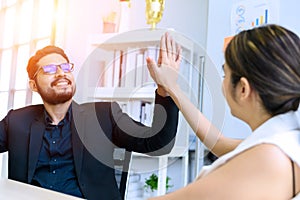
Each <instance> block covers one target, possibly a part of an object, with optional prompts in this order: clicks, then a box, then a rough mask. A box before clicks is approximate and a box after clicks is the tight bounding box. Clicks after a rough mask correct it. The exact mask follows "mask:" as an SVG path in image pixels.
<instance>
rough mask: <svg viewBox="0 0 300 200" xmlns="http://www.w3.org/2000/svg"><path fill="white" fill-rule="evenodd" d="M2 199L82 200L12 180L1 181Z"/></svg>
mask: <svg viewBox="0 0 300 200" xmlns="http://www.w3.org/2000/svg"><path fill="white" fill-rule="evenodd" d="M0 199H8V200H20V199H22V200H29V199H30V200H41V199H43V200H57V199H59V200H82V199H81V198H77V197H74V196H70V195H66V194H62V193H59V192H55V191H52V190H47V189H44V188H40V187H36V186H32V185H29V184H24V183H21V182H17V181H13V180H10V179H0Z"/></svg>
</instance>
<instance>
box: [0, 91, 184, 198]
mask: <svg viewBox="0 0 300 200" xmlns="http://www.w3.org/2000/svg"><path fill="white" fill-rule="evenodd" d="M158 104H159V105H158ZM137 109H138V108H137ZM72 117H73V118H72V122H71V130H72V148H73V156H74V163H75V170H76V174H77V178H78V183H79V187H80V189H81V191H82V194H83V195H84V198H87V199H91V200H93V199H97V200H109V199H120V194H119V191H118V188H117V184H116V181H115V178H114V177H115V176H114V169H113V159H112V158H113V149H114V146H115V145H116V146H118V147H123V148H126V149H127V150H128V151H135V152H140V153H147V154H149V155H162V154H166V153H169V152H170V151H171V149H172V147H173V145H174V142H175V141H174V138H175V134H176V131H177V123H178V108H177V107H176V105H175V104H174V102H173V101H172V100H171V99H170V98H169V97H167V98H162V97H160V96H158V95H157V96H156V106H155V109H154V117H153V124H152V127H151V128H150V127H145V126H143V125H141V124H140V123H138V122H134V121H133V120H132V119H131V118H130V117H129V116H128V115H127V114H125V113H122V111H121V109H120V107H119V106H118V104H116V103H108V102H106V103H105V102H98V103H87V104H82V105H78V104H77V103H75V102H73V103H72ZM44 129H45V123H44V106H43V105H33V106H28V107H25V108H21V109H18V110H11V111H9V112H8V114H7V116H6V117H5V118H4V119H3V120H2V121H1V122H0V152H5V151H8V154H9V161H8V178H10V179H13V180H16V181H21V182H24V183H31V181H32V178H33V175H34V172H35V168H36V164H37V161H38V157H39V152H40V148H41V145H42V140H43V133H44Z"/></svg>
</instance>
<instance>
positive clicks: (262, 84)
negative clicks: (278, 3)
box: [225, 24, 300, 116]
mask: <svg viewBox="0 0 300 200" xmlns="http://www.w3.org/2000/svg"><path fill="white" fill-rule="evenodd" d="M225 62H226V64H227V65H228V67H229V68H230V70H231V72H232V74H231V82H232V85H233V88H235V87H236V85H237V83H238V82H239V80H240V78H241V77H245V78H247V80H248V81H249V83H250V85H251V87H252V88H254V89H255V90H256V91H257V92H258V94H259V96H260V98H261V100H262V103H263V105H264V107H265V109H266V110H267V112H268V113H270V114H271V115H273V116H274V115H277V114H281V113H285V112H288V111H290V110H294V111H295V110H297V109H298V106H299V100H300V39H299V37H298V36H297V35H296V34H295V33H293V32H291V31H289V30H287V29H285V28H283V27H281V26H278V25H274V24H272V25H265V26H261V27H257V28H253V29H251V30H246V31H242V32H240V33H239V34H237V35H236V36H234V38H233V39H232V40H231V41H230V43H229V44H228V46H227V48H226V51H225Z"/></svg>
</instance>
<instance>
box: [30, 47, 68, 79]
mask: <svg viewBox="0 0 300 200" xmlns="http://www.w3.org/2000/svg"><path fill="white" fill-rule="evenodd" d="M52 53H57V54H60V55H61V56H62V57H64V58H65V59H66V60H67V62H69V58H68V57H67V55H66V54H65V52H64V50H62V49H61V48H59V47H56V46H52V45H50V46H46V47H44V48H42V49H40V50H38V51H37V52H36V53H35V55H33V56H32V57H31V58H30V59H29V61H28V64H27V73H28V77H29V79H33V75H34V74H35V72H36V70H37V69H38V66H37V63H38V62H39V60H40V59H41V58H42V57H44V56H46V55H49V54H52Z"/></svg>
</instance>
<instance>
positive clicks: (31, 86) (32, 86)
mask: <svg viewBox="0 0 300 200" xmlns="http://www.w3.org/2000/svg"><path fill="white" fill-rule="evenodd" d="M29 87H30V89H31V90H32V91H33V92H37V86H36V82H35V80H32V79H30V80H29Z"/></svg>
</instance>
